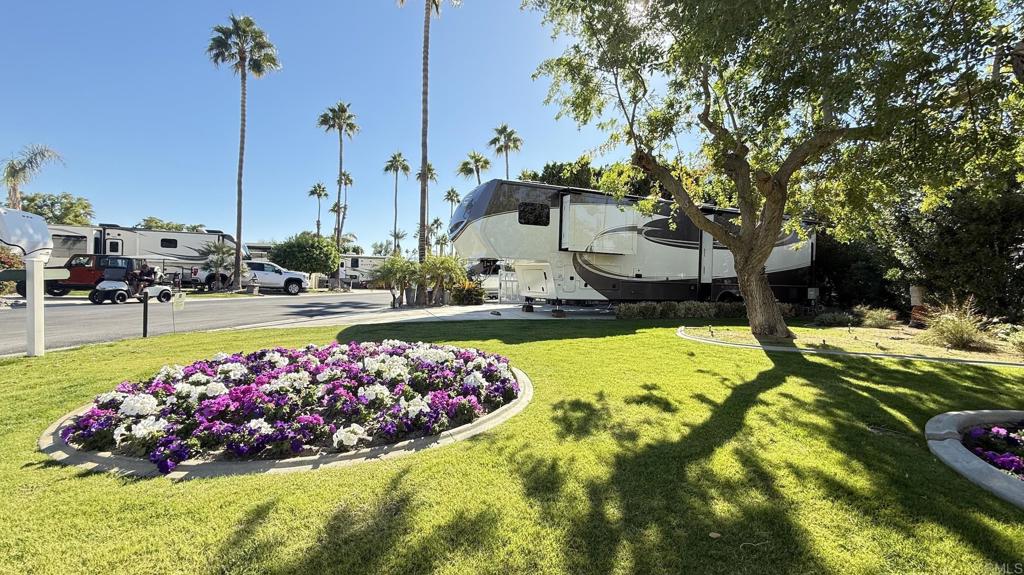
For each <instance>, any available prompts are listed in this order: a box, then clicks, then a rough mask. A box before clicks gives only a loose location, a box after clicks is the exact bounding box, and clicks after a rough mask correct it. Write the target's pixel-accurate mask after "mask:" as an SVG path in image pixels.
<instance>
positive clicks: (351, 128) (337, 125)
mask: <svg viewBox="0 0 1024 575" xmlns="http://www.w3.org/2000/svg"><path fill="white" fill-rule="evenodd" d="M351 106H352V105H351V104H347V103H345V102H338V103H337V104H335V105H333V106H330V107H329V108H327V109H326V110H324V111H323V113H321V114H320V117H319V118H317V121H316V125H317V126H320V127H321V128H323V129H324V131H325V132H330V131H331V130H334V131H335V132H338V202H339V203H340V204H341V205H342V206H344V207H348V197H347V190H346V198H345V199H344V200H342V198H341V193H342V188H343V187H344V186H343V185H342V178H341V175H342V174H343V173H345V136H348V139H349V140H351V139H352V136H354V135H355V134H358V133H359V126H358V125H357V124H356V115H355V114H353V113H352V111H351V110H350V108H351ZM347 211H348V210H347V209H345V210H341V212H340V213H339V214H338V215H337V219H336V220H335V221H334V245H336V246H337V247H338V248H339V249H340V248H341V234H342V233H343V232H344V228H345V212H347Z"/></svg>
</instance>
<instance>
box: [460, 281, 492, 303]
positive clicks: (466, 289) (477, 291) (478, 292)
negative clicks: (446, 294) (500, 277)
mask: <svg viewBox="0 0 1024 575" xmlns="http://www.w3.org/2000/svg"><path fill="white" fill-rule="evenodd" d="M484 295H485V291H484V288H483V286H482V285H480V283H479V282H476V281H473V280H465V281H463V282H462V283H458V284H455V285H454V286H452V303H453V304H455V305H482V304H483V303H484Z"/></svg>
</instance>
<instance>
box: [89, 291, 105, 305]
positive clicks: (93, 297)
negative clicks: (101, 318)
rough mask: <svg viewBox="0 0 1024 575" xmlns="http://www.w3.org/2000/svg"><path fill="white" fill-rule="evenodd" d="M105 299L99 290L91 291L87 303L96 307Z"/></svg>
mask: <svg viewBox="0 0 1024 575" xmlns="http://www.w3.org/2000/svg"><path fill="white" fill-rule="evenodd" d="M105 299H107V297H106V295H105V294H104V293H103V292H101V291H100V290H95V289H94V290H92V291H90V292H89V301H91V302H92V303H94V304H96V305H100V304H101V303H103V300H105Z"/></svg>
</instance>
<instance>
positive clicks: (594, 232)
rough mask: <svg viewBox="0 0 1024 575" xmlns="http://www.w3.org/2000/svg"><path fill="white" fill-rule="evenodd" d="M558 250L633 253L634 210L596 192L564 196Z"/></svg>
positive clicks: (573, 193)
mask: <svg viewBox="0 0 1024 575" xmlns="http://www.w3.org/2000/svg"><path fill="white" fill-rule="evenodd" d="M560 208H561V209H560V210H559V217H560V218H561V221H560V225H559V234H558V248H559V249H560V250H563V251H570V252H590V253H598V254H616V255H631V254H635V253H636V234H637V229H636V226H637V213H636V207H635V206H633V205H632V204H628V203H624V204H622V205H619V203H618V202H617V201H616V200H615V198H613V197H611V196H607V195H604V194H598V193H585V194H583V193H579V192H568V193H564V194H563V195H562V198H561V206H560Z"/></svg>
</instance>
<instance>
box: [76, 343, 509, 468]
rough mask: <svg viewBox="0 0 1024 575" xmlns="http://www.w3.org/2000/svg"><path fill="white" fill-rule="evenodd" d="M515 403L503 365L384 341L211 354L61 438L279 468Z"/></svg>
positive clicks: (128, 389)
mask: <svg viewBox="0 0 1024 575" xmlns="http://www.w3.org/2000/svg"><path fill="white" fill-rule="evenodd" d="M518 395H519V385H518V383H517V382H516V380H515V377H514V376H513V375H512V371H511V369H510V368H509V365H508V360H507V359H506V358H504V357H501V356H498V355H491V354H487V353H484V352H481V351H479V350H474V349H462V348H457V347H452V346H438V345H431V344H425V343H405V342H402V341H397V340H385V341H384V342H382V343H372V342H371V343H354V342H353V343H350V344H348V345H339V344H337V343H333V344H331V345H328V346H324V347H317V346H315V345H309V346H307V347H304V348H301V349H284V348H276V349H265V350H261V351H257V352H255V353H250V354H248V355H243V354H240V353H236V354H231V355H229V354H225V353H221V354H217V355H216V356H215V357H214V358H213V359H211V360H206V361H197V362H195V363H193V364H191V365H188V366H185V367H181V366H177V365H175V366H165V367H164V368H163V369H161V370H160V372H159V373H157V374H156V375H155V376H153V377H152V378H150V379H148V380H145V381H140V382H127V381H126V382H124V383H121V384H120V385H118V386H117V387H116V388H115V389H114V391H111V392H108V393H104V394H101V395H99V396H97V397H96V398H95V400H94V401H93V403H94V405H93V407H92V408H90V409H89V410H88V411H86V412H85V413H83V414H82V415H79V416H77V417H75V418H74V419H73V420H72V421H71V423H70V424H69V425H67V426H66V427H64V428H63V429H62V430H61V437H62V438H63V439H64V441H66V442H68V443H70V444H72V445H74V446H77V447H79V448H81V449H109V450H113V451H115V452H118V453H122V454H126V455H134V456H139V457H142V456H146V457H148V458H149V460H150V461H152V462H153V463H155V464H156V466H157V468H158V469H159V470H160V471H161V472H162V473H169V472H170V471H171V470H173V469H174V467H175V466H176V465H177V464H178V463H180V462H182V461H184V460H186V459H190V458H198V457H205V458H211V457H217V456H224V457H236V458H241V457H254V456H260V457H287V456H289V455H297V454H310V453H317V452H322V451H328V450H341V451H345V450H349V449H354V448H356V447H361V446H365V445H379V444H383V443H391V442H394V441H397V440H399V439H403V438H411V437H417V436H422V435H431V434H437V433H440V432H441V431H444V430H445V429H449V428H451V427H455V426H458V425H462V424H464V423H468V422H470V421H472V420H474V419H476V418H477V417H479V416H481V415H482V414H484V413H487V412H489V411H492V410H494V409H497V408H498V407H500V406H502V405H504V404H506V403H508V402H509V401H511V400H513V399H514V398H516V397H517V396H518Z"/></svg>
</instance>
